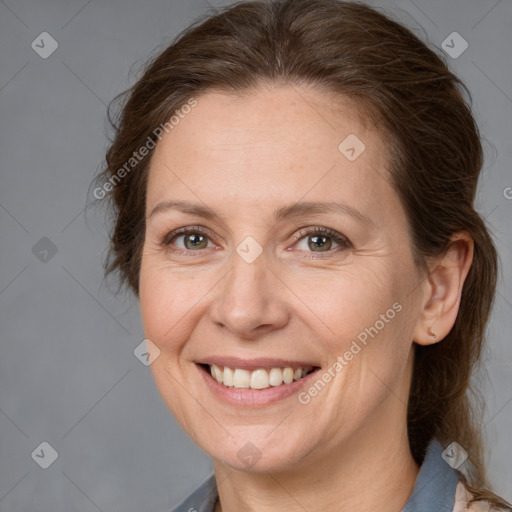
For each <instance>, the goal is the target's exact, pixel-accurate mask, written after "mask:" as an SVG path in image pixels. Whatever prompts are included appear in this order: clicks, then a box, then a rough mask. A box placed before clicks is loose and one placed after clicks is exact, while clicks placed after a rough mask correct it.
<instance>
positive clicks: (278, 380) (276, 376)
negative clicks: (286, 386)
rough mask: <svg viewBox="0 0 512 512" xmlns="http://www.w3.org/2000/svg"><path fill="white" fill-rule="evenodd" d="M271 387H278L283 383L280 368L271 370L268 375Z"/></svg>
mask: <svg viewBox="0 0 512 512" xmlns="http://www.w3.org/2000/svg"><path fill="white" fill-rule="evenodd" d="M269 381H270V385H271V386H280V385H281V384H282V383H283V372H282V370H281V368H272V369H271V370H270V374H269Z"/></svg>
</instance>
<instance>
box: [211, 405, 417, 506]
mask: <svg viewBox="0 0 512 512" xmlns="http://www.w3.org/2000/svg"><path fill="white" fill-rule="evenodd" d="M397 416H402V415H401V414H397V415H396V416H395V418H396V417H397ZM387 417H388V418H389V415H388V416H387ZM379 419H381V418H379ZM402 419H405V418H400V420H402ZM402 424H403V428H398V426H397V421H394V422H392V423H388V424H386V422H382V421H372V422H371V426H366V427H362V428H361V429H359V430H358V431H357V432H355V433H354V434H353V435H352V436H351V437H350V438H349V439H346V440H344V442H343V443H340V444H339V445H338V447H337V449H336V450H332V449H330V450H329V451H328V453H327V454H326V453H321V454H316V456H314V457H313V456H311V457H308V460H307V461H303V462H302V463H300V464H297V466H296V467H294V468H293V470H288V471H283V472H265V473H249V472H243V471H238V470H233V469H232V468H230V467H228V466H226V465H225V464H223V463H221V462H220V461H218V460H215V461H214V468H215V477H216V481H217V488H218V491H219V497H220V505H219V504H217V508H216V512H219V511H222V512H235V511H239V510H245V511H248V512H273V511H281V510H289V511H291V512H295V511H297V512H299V511H300V512H304V510H322V511H323V512H339V511H345V510H346V511H350V512H368V511H373V510H379V512H397V511H399V510H401V509H402V508H403V507H404V506H405V504H406V502H407V500H408V498H409V496H410V495H411V493H412V490H413V487H414V483H415V481H416V477H417V475H418V471H419V468H418V465H417V464H416V462H415V461H414V459H413V457H412V455H411V453H410V449H409V443H408V439H407V431H406V422H405V421H403V422H402Z"/></svg>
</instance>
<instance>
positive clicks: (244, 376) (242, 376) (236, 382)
mask: <svg viewBox="0 0 512 512" xmlns="http://www.w3.org/2000/svg"><path fill="white" fill-rule="evenodd" d="M219 371H220V370H219ZM233 386H234V387H235V388H248V387H250V386H251V374H250V372H248V371H247V370H240V369H239V368H237V369H236V370H235V374H234V375H233Z"/></svg>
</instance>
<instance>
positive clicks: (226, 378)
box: [219, 367, 233, 387]
mask: <svg viewBox="0 0 512 512" xmlns="http://www.w3.org/2000/svg"><path fill="white" fill-rule="evenodd" d="M221 374H222V371H221ZM222 377H223V378H222V379H221V380H220V381H219V382H220V383H221V384H222V383H223V384H224V386H229V387H231V386H233V370H232V369H231V368H227V367H224V373H223V375H222Z"/></svg>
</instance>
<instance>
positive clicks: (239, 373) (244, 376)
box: [207, 364, 313, 389]
mask: <svg viewBox="0 0 512 512" xmlns="http://www.w3.org/2000/svg"><path fill="white" fill-rule="evenodd" d="M207 366H208V368H209V371H210V375H211V376H212V377H213V378H214V379H215V380H216V381H217V382H218V383H219V384H222V385H224V386H226V387H228V388H237V389H267V388H270V387H277V386H283V385H288V384H291V383H292V382H294V381H297V380H300V379H302V378H303V377H305V376H306V375H308V374H309V373H311V372H312V371H313V366H301V367H298V368H295V369H294V368H291V367H289V366H288V367H284V368H279V367H275V368H258V369H256V370H253V371H249V370H246V369H244V368H229V367H227V366H224V367H223V366H218V365H216V364H211V365H207Z"/></svg>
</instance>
